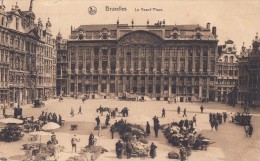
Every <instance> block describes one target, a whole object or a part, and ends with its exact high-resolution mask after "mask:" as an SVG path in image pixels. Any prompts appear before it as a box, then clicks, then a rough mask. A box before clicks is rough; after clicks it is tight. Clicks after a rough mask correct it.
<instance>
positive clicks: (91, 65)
mask: <svg viewBox="0 0 260 161" xmlns="http://www.w3.org/2000/svg"><path fill="white" fill-rule="evenodd" d="M93 71H94V48H93V47H92V49H91V53H90V73H93Z"/></svg>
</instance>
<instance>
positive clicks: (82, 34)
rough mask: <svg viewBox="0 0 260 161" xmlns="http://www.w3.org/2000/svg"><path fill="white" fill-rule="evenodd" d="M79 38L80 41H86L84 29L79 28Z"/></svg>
mask: <svg viewBox="0 0 260 161" xmlns="http://www.w3.org/2000/svg"><path fill="white" fill-rule="evenodd" d="M78 36H79V39H80V40H82V39H84V31H83V29H82V28H79V30H78Z"/></svg>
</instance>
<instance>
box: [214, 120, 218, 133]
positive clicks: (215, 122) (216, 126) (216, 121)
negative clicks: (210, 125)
mask: <svg viewBox="0 0 260 161" xmlns="http://www.w3.org/2000/svg"><path fill="white" fill-rule="evenodd" d="M218 125H219V123H218V120H217V119H215V121H214V126H215V130H216V131H218Z"/></svg>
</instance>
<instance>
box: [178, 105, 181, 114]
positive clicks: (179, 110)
mask: <svg viewBox="0 0 260 161" xmlns="http://www.w3.org/2000/svg"><path fill="white" fill-rule="evenodd" d="M180 112H181V108H180V106H178V108H177V113H178V115H179V114H180Z"/></svg>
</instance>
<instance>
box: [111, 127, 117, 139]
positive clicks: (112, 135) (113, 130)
mask: <svg viewBox="0 0 260 161" xmlns="http://www.w3.org/2000/svg"><path fill="white" fill-rule="evenodd" d="M110 132H111V137H112V139H114V133H115V132H116V127H115V125H112V126H111V127H110Z"/></svg>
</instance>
